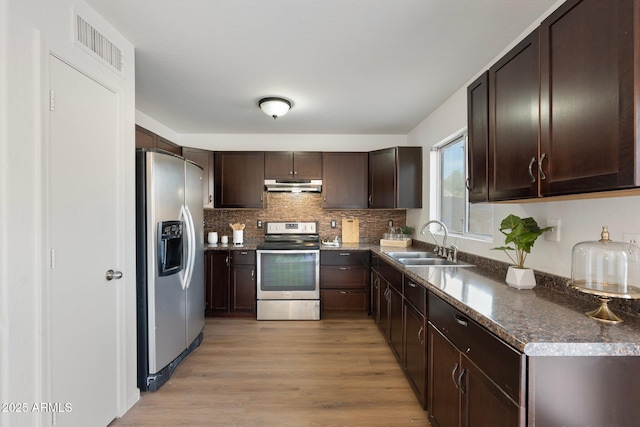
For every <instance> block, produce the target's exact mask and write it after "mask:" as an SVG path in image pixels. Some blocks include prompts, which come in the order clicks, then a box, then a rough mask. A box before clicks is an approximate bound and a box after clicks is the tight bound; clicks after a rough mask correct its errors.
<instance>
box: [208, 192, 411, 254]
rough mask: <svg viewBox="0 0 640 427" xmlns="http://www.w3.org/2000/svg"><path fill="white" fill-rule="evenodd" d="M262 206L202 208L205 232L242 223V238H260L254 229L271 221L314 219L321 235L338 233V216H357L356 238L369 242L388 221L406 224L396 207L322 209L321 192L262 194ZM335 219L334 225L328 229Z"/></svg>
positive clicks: (259, 231) (403, 213) (261, 233)
mask: <svg viewBox="0 0 640 427" xmlns="http://www.w3.org/2000/svg"><path fill="white" fill-rule="evenodd" d="M264 201H265V202H264V209H206V210H205V211H204V220H205V232H209V231H217V232H218V234H219V235H225V234H227V235H231V227H229V224H230V223H231V224H233V223H236V222H238V223H244V224H245V225H246V228H245V230H244V239H245V241H247V240H253V239H256V240H257V239H262V238H263V237H264V228H257V223H258V220H261V221H262V223H263V224H265V223H267V222H274V221H316V222H317V223H318V232H319V234H320V237H321V238H331V239H333V238H334V237H335V236H338V238H341V236H342V219H343V218H357V219H358V220H359V222H360V241H362V242H370V241H371V242H373V241H376V240H378V239H380V238H381V237H382V235H383V234H384V233H387V232H388V231H389V224H388V223H389V220H393V225H394V227H402V226H404V225H406V221H407V215H406V211H405V210H398V209H343V210H341V209H322V194H321V193H268V192H265V193H264ZM332 220H335V221H336V224H337V227H336V228H331V221H332Z"/></svg>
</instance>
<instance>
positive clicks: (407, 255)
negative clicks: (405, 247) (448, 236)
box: [385, 252, 438, 259]
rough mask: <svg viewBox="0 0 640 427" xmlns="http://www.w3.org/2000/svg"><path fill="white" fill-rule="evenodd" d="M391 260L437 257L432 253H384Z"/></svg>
mask: <svg viewBox="0 0 640 427" xmlns="http://www.w3.org/2000/svg"><path fill="white" fill-rule="evenodd" d="M385 254H387V255H389V256H390V257H391V258H393V259H401V258H402V259H408V258H438V255H436V254H434V253H433V252H385Z"/></svg>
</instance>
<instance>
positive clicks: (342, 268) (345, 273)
mask: <svg viewBox="0 0 640 427" xmlns="http://www.w3.org/2000/svg"><path fill="white" fill-rule="evenodd" d="M368 286H369V270H367V268H366V267H361V266H351V265H325V266H322V267H320V288H333V289H336V288H362V289H365V288H367V287H368Z"/></svg>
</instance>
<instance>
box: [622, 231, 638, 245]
mask: <svg viewBox="0 0 640 427" xmlns="http://www.w3.org/2000/svg"><path fill="white" fill-rule="evenodd" d="M622 238H623V239H624V241H625V243H633V244H634V245H636V246H640V234H638V233H623V234H622Z"/></svg>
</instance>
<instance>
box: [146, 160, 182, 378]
mask: <svg viewBox="0 0 640 427" xmlns="http://www.w3.org/2000/svg"><path fill="white" fill-rule="evenodd" d="M146 155H147V156H149V157H148V158H147V162H146V166H147V182H146V185H147V191H146V194H147V227H148V230H147V233H146V234H147V238H148V241H147V248H148V253H147V269H148V270H147V277H148V278H149V280H148V283H147V312H148V329H147V334H148V348H149V373H150V374H155V373H157V372H158V371H160V370H161V369H162V368H164V367H165V366H166V365H168V364H169V363H170V362H172V361H173V360H174V359H175V358H176V357H178V356H179V355H180V354H181V353H182V352H183V351H184V350H185V348H186V346H185V341H186V336H185V335H186V334H185V330H184V319H185V305H186V293H185V292H184V290H183V288H182V282H181V277H182V275H183V273H184V269H183V270H182V271H180V272H178V273H176V274H171V275H168V276H160V274H159V268H158V262H157V253H158V244H157V242H158V238H157V233H158V223H159V222H162V221H171V220H175V221H178V220H182V219H181V218H180V212H181V208H182V205H183V201H184V193H185V186H184V160H183V159H182V158H180V157H176V156H173V155H169V154H164V153H159V152H148V153H146ZM183 246H184V245H183Z"/></svg>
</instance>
